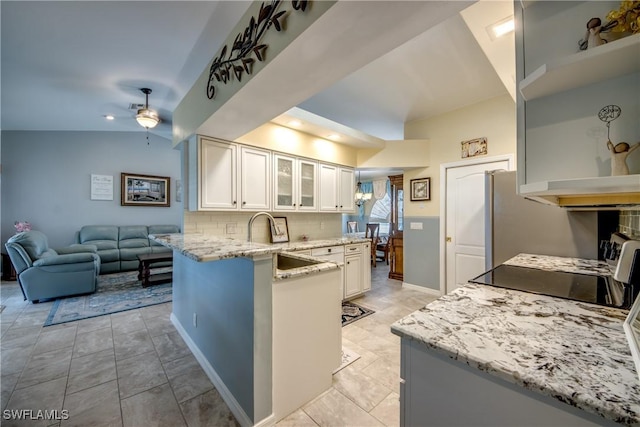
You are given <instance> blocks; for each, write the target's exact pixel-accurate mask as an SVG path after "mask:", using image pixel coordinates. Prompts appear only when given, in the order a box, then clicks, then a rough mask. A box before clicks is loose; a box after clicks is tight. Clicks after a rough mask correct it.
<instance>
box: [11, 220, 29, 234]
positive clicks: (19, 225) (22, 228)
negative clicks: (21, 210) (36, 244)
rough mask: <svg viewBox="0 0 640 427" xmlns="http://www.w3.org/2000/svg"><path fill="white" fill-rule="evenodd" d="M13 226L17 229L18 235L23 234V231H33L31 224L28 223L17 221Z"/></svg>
mask: <svg viewBox="0 0 640 427" xmlns="http://www.w3.org/2000/svg"><path fill="white" fill-rule="evenodd" d="M13 226H14V227H15V229H16V234H18V233H22V232H23V231H31V224H30V223H29V222H28V221H16V222H14V223H13Z"/></svg>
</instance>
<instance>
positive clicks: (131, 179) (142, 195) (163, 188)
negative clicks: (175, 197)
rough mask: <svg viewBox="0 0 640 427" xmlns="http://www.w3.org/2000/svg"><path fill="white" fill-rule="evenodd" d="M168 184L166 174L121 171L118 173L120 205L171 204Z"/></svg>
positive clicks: (168, 179)
mask: <svg viewBox="0 0 640 427" xmlns="http://www.w3.org/2000/svg"><path fill="white" fill-rule="evenodd" d="M170 184H171V178H169V177H168V176H153V175H138V174H133V173H125V172H123V173H121V174H120V205H122V206H164V207H168V206H170V205H171V199H170V198H169V192H170V189H171V186H170Z"/></svg>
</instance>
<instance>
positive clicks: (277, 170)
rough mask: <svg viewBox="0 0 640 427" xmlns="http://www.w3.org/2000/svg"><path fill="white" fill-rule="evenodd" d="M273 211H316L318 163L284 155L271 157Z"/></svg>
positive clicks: (275, 154)
mask: <svg viewBox="0 0 640 427" xmlns="http://www.w3.org/2000/svg"><path fill="white" fill-rule="evenodd" d="M273 183H274V187H275V191H274V196H275V197H274V200H273V210H274V211H305V212H314V211H317V210H318V205H317V199H318V163H317V162H315V161H313V160H307V159H300V158H296V157H291V156H287V155H284V154H278V153H274V155H273Z"/></svg>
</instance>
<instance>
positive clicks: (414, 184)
mask: <svg viewBox="0 0 640 427" xmlns="http://www.w3.org/2000/svg"><path fill="white" fill-rule="evenodd" d="M410 182H411V201H412V202H417V201H421V200H431V178H418V179H412V180H411V181H410Z"/></svg>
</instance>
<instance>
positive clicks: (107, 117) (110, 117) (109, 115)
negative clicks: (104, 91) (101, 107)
mask: <svg viewBox="0 0 640 427" xmlns="http://www.w3.org/2000/svg"><path fill="white" fill-rule="evenodd" d="M104 118H105V119H107V120H113V119H115V117H113V116H112V115H111V114H107V115H106V116H104Z"/></svg>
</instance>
